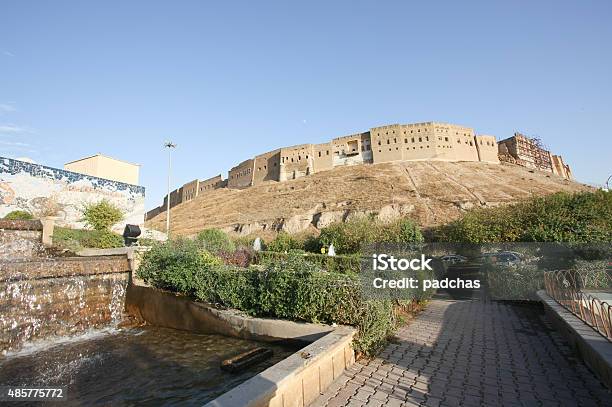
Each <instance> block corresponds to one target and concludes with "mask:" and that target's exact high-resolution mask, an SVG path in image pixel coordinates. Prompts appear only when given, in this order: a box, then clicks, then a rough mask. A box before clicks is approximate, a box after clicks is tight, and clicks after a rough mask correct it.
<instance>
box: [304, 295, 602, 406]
mask: <svg viewBox="0 0 612 407" xmlns="http://www.w3.org/2000/svg"><path fill="white" fill-rule="evenodd" d="M481 405H485V406H495V405H503V406H540V405H542V406H591V405H593V406H596V405H599V406H604V405H607V406H612V395H611V394H610V392H609V391H608V390H607V389H606V388H605V387H604V386H603V385H602V384H601V382H600V381H599V380H598V379H597V378H596V377H595V376H594V375H593V373H592V372H591V371H590V370H589V369H588V368H587V367H586V366H585V365H584V364H583V363H582V362H581V361H580V360H579V359H578V358H577V357H576V356H575V355H574V354H573V353H572V351H571V349H570V348H569V346H568V345H567V343H565V342H564V340H563V339H562V337H561V336H560V335H559V334H558V333H557V332H556V331H554V330H553V328H552V326H551V325H550V324H549V322H548V321H547V320H546V318H545V316H544V314H543V312H542V310H541V308H538V307H536V306H533V305H514V304H508V303H497V302H482V301H451V300H444V299H434V300H432V301H431V302H430V303H429V304H428V305H427V308H426V309H425V311H423V312H422V313H421V314H419V315H418V317H417V318H415V319H414V320H412V321H411V322H410V323H409V324H408V325H406V326H404V327H402V328H401V329H400V330H399V331H398V333H397V341H394V343H391V344H389V345H388V346H387V347H386V348H385V350H384V351H383V352H382V353H381V354H379V355H378V357H376V358H373V359H371V360H361V361H359V362H357V363H355V364H354V365H353V366H352V367H351V368H350V369H349V370H347V371H346V373H345V374H344V375H343V376H342V377H340V378H339V379H338V380H337V381H336V382H334V383H333V384H332V386H331V387H330V388H329V389H328V390H327V392H326V393H325V394H323V395H322V396H321V397H319V398H318V399H317V400H315V402H314V403H313V404H311V406H315V407H322V406H327V407H337V406H481Z"/></svg>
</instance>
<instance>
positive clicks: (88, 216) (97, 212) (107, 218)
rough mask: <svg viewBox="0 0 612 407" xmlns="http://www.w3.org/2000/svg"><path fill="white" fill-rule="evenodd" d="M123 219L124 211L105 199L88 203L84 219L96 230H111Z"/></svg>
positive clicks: (84, 211) (84, 210)
mask: <svg viewBox="0 0 612 407" xmlns="http://www.w3.org/2000/svg"><path fill="white" fill-rule="evenodd" d="M122 219H123V212H122V211H121V209H119V208H118V207H117V206H115V205H113V204H112V203H110V202H109V201H108V200H106V199H103V200H101V201H100V202H98V203H90V204H86V205H85V208H84V209H83V219H82V220H83V221H84V222H85V223H86V224H87V225H88V226H89V227H91V228H92V229H94V230H110V228H111V227H112V226H113V225H114V224H115V223H117V222H120V221H121V220H122Z"/></svg>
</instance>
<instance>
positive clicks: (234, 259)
mask: <svg viewBox="0 0 612 407" xmlns="http://www.w3.org/2000/svg"><path fill="white" fill-rule="evenodd" d="M218 256H219V257H220V258H221V260H223V263H225V264H227V265H228V266H238V267H248V266H250V265H251V263H252V262H253V259H254V258H255V252H254V251H253V249H249V248H248V247H240V248H238V249H236V251H234V252H230V253H228V252H220V253H218Z"/></svg>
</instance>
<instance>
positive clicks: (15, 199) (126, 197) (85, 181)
mask: <svg viewBox="0 0 612 407" xmlns="http://www.w3.org/2000/svg"><path fill="white" fill-rule="evenodd" d="M102 199H107V200H108V201H110V202H112V203H113V204H115V205H117V206H118V207H119V208H121V210H122V211H123V212H124V214H125V218H124V220H123V222H121V223H119V224H117V225H116V226H115V230H117V231H123V228H124V226H125V224H126V223H131V224H137V225H141V224H142V223H143V222H144V203H145V202H144V201H145V189H144V187H141V186H138V185H131V184H124V183H122V182H116V181H110V180H107V179H103V178H97V177H92V176H89V175H84V174H78V173H75V172H71V171H66V170H61V169H57V168H52V167H46V166H43V165H38V164H32V163H28V162H24V161H18V160H13V159H11V158H4V157H0V218H2V217H3V216H4V215H6V214H7V213H9V212H11V211H14V210H25V211H28V212H30V213H34V214H42V213H43V212H45V211H47V210H48V209H49V208H53V210H54V211H56V212H57V213H56V216H57V220H56V224H57V225H58V226H64V227H70V228H75V229H81V228H84V227H85V225H84V223H83V222H81V218H82V209H83V205H84V204H86V203H94V202H98V201H101V200H102Z"/></svg>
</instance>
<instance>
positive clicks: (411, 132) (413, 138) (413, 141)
mask: <svg viewBox="0 0 612 407" xmlns="http://www.w3.org/2000/svg"><path fill="white" fill-rule="evenodd" d="M411 133H412V132H411ZM412 142H413V143H414V137H413V138H412Z"/></svg>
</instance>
